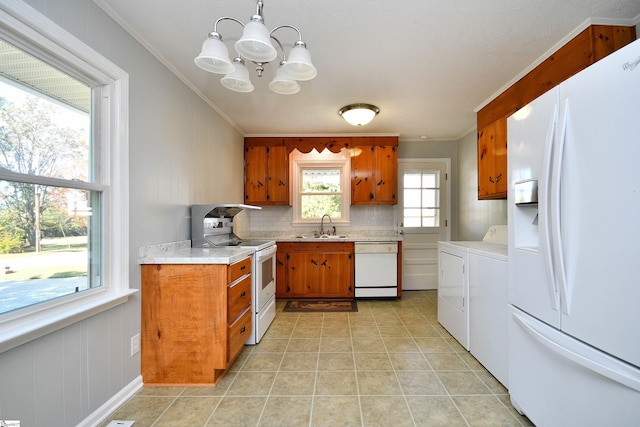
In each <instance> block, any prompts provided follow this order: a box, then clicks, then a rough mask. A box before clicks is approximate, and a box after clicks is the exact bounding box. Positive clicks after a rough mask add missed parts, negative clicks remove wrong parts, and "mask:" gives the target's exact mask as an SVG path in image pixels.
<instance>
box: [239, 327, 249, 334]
mask: <svg viewBox="0 0 640 427" xmlns="http://www.w3.org/2000/svg"><path fill="white" fill-rule="evenodd" d="M246 330H247V327H246V326H243V327H242V329H240V333H241V334H244V332H245V331H246Z"/></svg>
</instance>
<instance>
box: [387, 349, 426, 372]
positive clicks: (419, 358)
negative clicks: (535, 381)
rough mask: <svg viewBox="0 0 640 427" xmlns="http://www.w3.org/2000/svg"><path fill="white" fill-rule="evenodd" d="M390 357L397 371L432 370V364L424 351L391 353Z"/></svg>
mask: <svg viewBox="0 0 640 427" xmlns="http://www.w3.org/2000/svg"><path fill="white" fill-rule="evenodd" d="M389 359H390V360H391V364H392V365H393V368H394V369H395V370H396V371H425V370H431V365H429V362H427V359H425V356H424V355H423V354H422V353H389Z"/></svg>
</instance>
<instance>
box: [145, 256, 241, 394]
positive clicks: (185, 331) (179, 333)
mask: <svg viewBox="0 0 640 427" xmlns="http://www.w3.org/2000/svg"><path fill="white" fill-rule="evenodd" d="M251 316H252V310H251V257H249V258H245V259H243V260H241V261H239V262H237V263H235V264H231V265H224V264H144V265H142V325H141V329H142V334H141V371H142V379H143V382H144V384H147V385H152V384H155V385H164V384H174V385H175V384H181V385H189V384H193V385H215V384H216V383H217V382H218V381H219V380H220V379H221V378H222V376H223V375H224V373H225V372H226V370H227V369H228V368H229V367H230V366H231V364H232V363H233V362H234V360H235V359H236V357H237V356H238V354H239V353H240V351H241V350H242V348H243V346H244V343H245V342H246V341H247V339H248V338H249V336H250V335H251V324H252V322H251V320H252V319H251Z"/></svg>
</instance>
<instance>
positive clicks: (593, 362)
mask: <svg viewBox="0 0 640 427" xmlns="http://www.w3.org/2000/svg"><path fill="white" fill-rule="evenodd" d="M511 314H512V316H513V320H515V322H516V323H517V324H518V325H519V326H520V327H521V328H522V329H523V330H524V331H525V332H527V333H528V334H529V335H530V336H531V337H533V338H534V339H535V340H536V341H538V342H539V343H540V344H542V345H544V346H545V347H546V348H548V349H549V350H551V351H553V352H554V353H556V354H558V355H560V356H562V357H564V358H565V359H568V360H570V361H572V362H574V363H576V364H578V365H580V366H582V367H584V368H586V369H588V370H590V371H593V372H596V373H598V374H600V375H602V376H603V377H605V378H609V379H610V380H612V381H615V382H617V383H619V384H623V385H625V386H627V387H629V388H631V389H633V390H636V391H638V392H640V373H638V372H637V371H634V370H632V369H631V368H629V367H627V366H625V365H623V364H622V362H617V361H615V360H614V359H613V358H611V357H608V356H604V355H602V354H597V353H599V352H598V351H597V350H593V349H590V351H591V352H592V354H584V353H585V352H584V351H583V354H580V349H579V348H575V350H576V351H574V349H569V348H568V347H569V345H570V342H569V341H573V340H574V338H570V337H566V336H563V335H564V334H562V333H561V332H559V331H557V332H556V331H555V330H554V332H555V333H556V334H558V336H557V337H555V338H556V339H554V338H551V337H548V336H547V335H546V334H545V331H543V330H541V328H539V327H537V325H536V324H534V322H532V321H531V320H529V319H527V318H526V317H524V316H522V315H521V314H519V313H517V312H512V313H511ZM536 322H537V321H536ZM548 328H551V327H548ZM558 338H560V339H558ZM563 338H564V339H563ZM565 340H566V341H567V342H564V343H563V342H561V341H565ZM559 341H560V342H559ZM562 344H565V345H562ZM580 345H583V344H580ZM574 347H578V346H574ZM584 347H585V348H588V347H587V346H586V345H584ZM607 358H608V359H609V360H606V359H607ZM598 359H600V360H598ZM612 361H613V362H612ZM611 365H617V366H611ZM625 371H627V372H625Z"/></svg>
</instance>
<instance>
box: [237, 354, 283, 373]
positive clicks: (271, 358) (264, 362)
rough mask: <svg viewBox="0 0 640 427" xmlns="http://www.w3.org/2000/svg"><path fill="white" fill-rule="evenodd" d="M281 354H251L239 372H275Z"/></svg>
mask: <svg viewBox="0 0 640 427" xmlns="http://www.w3.org/2000/svg"><path fill="white" fill-rule="evenodd" d="M282 354H283V353H259V352H258V353H255V352H254V353H252V354H251V355H250V356H249V357H248V358H247V361H246V362H245V363H244V365H242V368H241V371H242V372H246V371H277V370H278V367H279V366H280V362H281V361H282Z"/></svg>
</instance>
